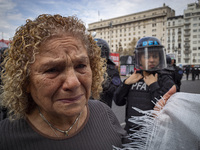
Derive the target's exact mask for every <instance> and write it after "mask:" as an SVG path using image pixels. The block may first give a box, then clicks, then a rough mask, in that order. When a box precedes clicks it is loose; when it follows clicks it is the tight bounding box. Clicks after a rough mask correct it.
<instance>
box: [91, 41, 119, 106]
mask: <svg viewBox="0 0 200 150" xmlns="http://www.w3.org/2000/svg"><path fill="white" fill-rule="evenodd" d="M94 40H95V41H96V42H97V45H98V46H99V47H100V48H101V57H102V58H105V59H106V64H107V69H106V72H107V76H106V75H105V82H104V83H103V85H102V87H103V91H102V92H101V94H100V101H102V102H104V103H105V104H107V105H108V106H109V107H112V102H113V95H114V92H115V90H116V89H117V87H118V86H119V85H120V83H121V79H120V75H119V71H118V70H117V67H116V65H115V63H114V62H113V61H112V60H111V59H110V48H109V45H108V43H107V42H106V41H105V40H103V39H100V38H95V39H94Z"/></svg>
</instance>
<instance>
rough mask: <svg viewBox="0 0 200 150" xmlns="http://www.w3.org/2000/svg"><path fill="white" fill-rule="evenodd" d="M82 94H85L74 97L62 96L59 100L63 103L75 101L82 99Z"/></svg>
mask: <svg viewBox="0 0 200 150" xmlns="http://www.w3.org/2000/svg"><path fill="white" fill-rule="evenodd" d="M82 96H83V94H81V95H78V96H74V97H67V98H61V99H58V101H61V102H63V103H73V102H75V101H78V100H80V99H81V97H82Z"/></svg>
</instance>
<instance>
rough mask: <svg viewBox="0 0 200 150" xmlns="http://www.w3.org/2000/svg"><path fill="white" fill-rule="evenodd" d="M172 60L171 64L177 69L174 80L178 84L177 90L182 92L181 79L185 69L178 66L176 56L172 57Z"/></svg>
mask: <svg viewBox="0 0 200 150" xmlns="http://www.w3.org/2000/svg"><path fill="white" fill-rule="evenodd" d="M171 60H172V63H171V65H172V66H173V67H174V70H175V76H174V82H175V84H176V85H177V92H180V89H181V80H182V77H183V69H181V68H180V67H178V66H176V59H175V58H173V57H172V58H171Z"/></svg>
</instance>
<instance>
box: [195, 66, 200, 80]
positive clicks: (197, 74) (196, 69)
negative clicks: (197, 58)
mask: <svg viewBox="0 0 200 150" xmlns="http://www.w3.org/2000/svg"><path fill="white" fill-rule="evenodd" d="M199 72H200V70H199V68H198V67H196V68H195V79H196V77H197V79H198V80H199Z"/></svg>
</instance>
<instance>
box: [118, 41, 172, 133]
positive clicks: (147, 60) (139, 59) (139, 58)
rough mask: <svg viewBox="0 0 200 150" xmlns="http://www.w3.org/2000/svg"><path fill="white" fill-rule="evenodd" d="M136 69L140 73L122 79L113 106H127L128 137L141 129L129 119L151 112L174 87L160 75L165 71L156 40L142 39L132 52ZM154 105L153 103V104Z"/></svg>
mask: <svg viewBox="0 0 200 150" xmlns="http://www.w3.org/2000/svg"><path fill="white" fill-rule="evenodd" d="M135 59H136V68H137V69H139V70H140V71H139V72H141V73H138V72H137V71H134V73H133V74H132V75H131V76H130V77H128V78H127V79H125V80H124V81H123V83H121V85H120V86H119V87H118V88H117V90H116V92H115V94H114V101H115V103H116V105H118V106H123V105H126V116H125V122H126V126H125V130H126V131H127V132H128V133H129V134H131V133H135V132H136V131H137V130H139V129H140V128H141V127H142V126H138V125H137V124H134V123H132V122H130V121H128V120H129V118H131V117H132V116H133V117H134V116H142V115H143V114H142V113H139V112H138V111H136V110H134V109H133V107H136V108H139V109H141V110H152V109H153V108H154V106H155V103H156V102H157V100H156V99H160V97H161V96H163V95H164V94H165V93H166V92H167V91H168V90H169V89H170V88H171V87H172V86H173V85H175V83H174V81H173V79H171V77H170V76H169V75H166V74H162V73H160V72H159V71H161V70H162V69H163V68H165V67H166V58H165V53H164V47H163V46H162V45H161V43H160V41H159V40H158V39H157V38H155V37H144V38H141V39H140V40H139V41H138V42H137V45H136V49H135ZM152 101H153V102H152Z"/></svg>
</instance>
